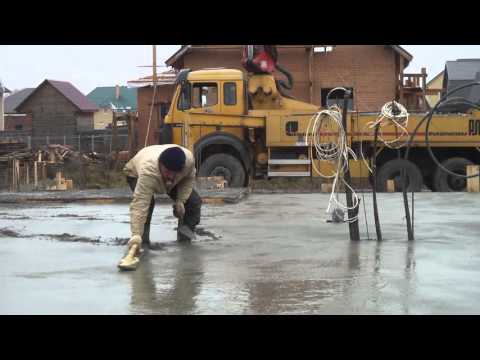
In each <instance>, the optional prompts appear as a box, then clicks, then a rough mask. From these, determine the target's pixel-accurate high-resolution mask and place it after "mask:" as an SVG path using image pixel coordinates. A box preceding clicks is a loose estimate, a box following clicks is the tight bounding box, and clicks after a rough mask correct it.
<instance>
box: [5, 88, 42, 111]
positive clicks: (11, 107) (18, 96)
mask: <svg viewBox="0 0 480 360" xmlns="http://www.w3.org/2000/svg"><path fill="white" fill-rule="evenodd" d="M33 90H35V88H25V89H22V90H20V91H17V92H15V93H13V94H12V95H9V96H7V97H6V98H5V114H14V113H16V110H15V109H16V108H17V106H18V105H20V103H22V102H23V100H25V99H26V98H27V97H28V96H29V95H30V94H31V93H32V92H33Z"/></svg>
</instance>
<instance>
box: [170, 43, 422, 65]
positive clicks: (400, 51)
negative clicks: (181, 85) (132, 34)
mask: <svg viewBox="0 0 480 360" xmlns="http://www.w3.org/2000/svg"><path fill="white" fill-rule="evenodd" d="M195 46H199V47H200V46H206V45H182V47H181V48H180V49H179V50H177V52H175V53H174V54H173V55H172V56H171V57H169V58H168V59H167V60H166V61H165V64H167V65H168V66H172V65H173V64H174V63H176V62H177V61H178V60H180V59H181V58H182V57H183V56H184V55H185V54H187V53H188V52H189V51H190V50H191V49H192V47H195ZM242 46H243V45H212V46H211V47H212V48H215V47H217V48H219V49H220V48H222V49H227V48H232V49H237V48H241V47H242ZM285 46H290V45H285ZM298 46H302V47H311V46H314V45H298ZM386 46H389V47H391V48H392V49H393V50H394V51H395V52H396V53H398V54H399V55H400V56H402V57H403V58H404V59H405V60H406V62H405V66H407V65H408V64H409V63H410V61H412V59H413V56H412V54H410V53H409V52H408V51H406V50H405V49H404V48H402V47H401V46H399V45H386ZM277 47H279V46H278V45H277ZM280 47H281V46H280Z"/></svg>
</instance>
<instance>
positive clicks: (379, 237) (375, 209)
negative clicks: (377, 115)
mask: <svg viewBox="0 0 480 360" xmlns="http://www.w3.org/2000/svg"><path fill="white" fill-rule="evenodd" d="M379 127H380V124H378V125H377V126H375V133H374V136H373V160H372V170H373V177H372V181H373V184H372V186H373V190H372V197H373V216H374V219H375V231H376V233H377V241H382V230H381V228H380V220H379V216H378V206H377V139H378V130H379Z"/></svg>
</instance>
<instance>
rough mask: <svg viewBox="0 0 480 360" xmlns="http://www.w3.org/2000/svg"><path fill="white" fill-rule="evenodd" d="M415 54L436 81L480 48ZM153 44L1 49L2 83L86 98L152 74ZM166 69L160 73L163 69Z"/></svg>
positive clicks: (427, 48) (417, 65) (160, 52)
mask: <svg viewBox="0 0 480 360" xmlns="http://www.w3.org/2000/svg"><path fill="white" fill-rule="evenodd" d="M402 46H403V47H404V48H405V50H407V51H408V52H410V53H411V54H412V55H413V58H414V59H413V62H412V63H411V64H410V65H409V67H408V68H407V69H406V71H407V72H420V69H421V68H422V67H426V68H427V73H428V75H429V76H428V78H429V79H431V78H432V77H434V76H435V75H436V74H438V73H439V72H440V71H442V70H443V68H444V66H445V61H447V60H456V59H459V58H460V59H461V58H480V45H471V46H465V45H402ZM179 48H180V45H159V46H157V62H158V64H163V63H164V61H165V60H166V59H167V58H168V57H170V55H172V54H173V53H174V52H175V51H176V50H178V49H179ZM151 64H152V47H151V46H150V45H123V46H116V45H115V46H114V45H105V46H103V45H88V46H86V45H81V46H80V45H54V46H46V45H35V46H24V45H21V46H20V45H8V46H7V45H0V80H1V81H2V82H3V84H4V85H5V86H6V87H8V88H9V89H10V90H14V89H22V88H25V87H36V86H38V85H39V84H40V83H41V82H42V81H43V80H45V79H52V80H64V81H70V82H71V83H73V84H74V85H75V86H76V87H77V88H78V89H80V91H82V92H83V93H85V94H87V93H89V92H90V91H92V90H93V89H94V88H95V87H97V86H113V85H116V84H119V85H126V84H127V81H129V80H134V79H137V78H139V77H141V76H147V75H150V74H151V68H146V67H144V68H142V67H140V66H142V65H151ZM159 70H161V69H159Z"/></svg>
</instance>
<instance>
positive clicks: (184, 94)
mask: <svg viewBox="0 0 480 360" xmlns="http://www.w3.org/2000/svg"><path fill="white" fill-rule="evenodd" d="M190 89H191V87H190V84H188V83H186V84H184V85H182V89H181V91H180V96H179V97H178V103H177V108H178V110H188V109H190V104H191V102H190V91H191V90H190Z"/></svg>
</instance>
